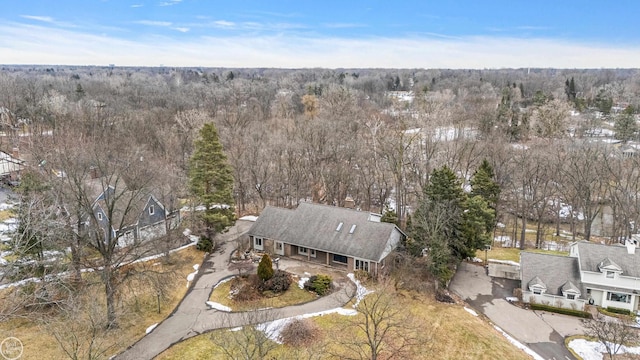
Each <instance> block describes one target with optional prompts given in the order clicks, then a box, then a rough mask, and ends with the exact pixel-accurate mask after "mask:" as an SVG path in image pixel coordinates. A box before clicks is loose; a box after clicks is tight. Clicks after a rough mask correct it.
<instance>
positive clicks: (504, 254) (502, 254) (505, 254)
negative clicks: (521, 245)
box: [476, 247, 569, 262]
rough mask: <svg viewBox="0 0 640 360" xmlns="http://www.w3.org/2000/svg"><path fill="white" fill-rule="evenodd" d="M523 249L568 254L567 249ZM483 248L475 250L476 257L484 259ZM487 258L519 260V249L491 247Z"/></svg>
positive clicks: (543, 252)
mask: <svg viewBox="0 0 640 360" xmlns="http://www.w3.org/2000/svg"><path fill="white" fill-rule="evenodd" d="M525 251H530V252H535V253H541V254H552V255H568V254H569V253H568V252H567V251H552V250H542V249H526V250H525ZM484 256H485V254H484V250H478V251H476V257H477V258H478V259H482V260H484ZM487 258H489V259H495V260H511V261H515V262H520V249H518V248H501V247H492V248H491V250H489V251H488V252H487Z"/></svg>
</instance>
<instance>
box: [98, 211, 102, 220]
mask: <svg viewBox="0 0 640 360" xmlns="http://www.w3.org/2000/svg"><path fill="white" fill-rule="evenodd" d="M98 220H100V221H102V213H98Z"/></svg>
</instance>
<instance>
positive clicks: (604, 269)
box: [598, 258, 622, 279]
mask: <svg viewBox="0 0 640 360" xmlns="http://www.w3.org/2000/svg"><path fill="white" fill-rule="evenodd" d="M598 270H600V272H601V273H603V274H604V276H605V277H606V278H607V279H615V278H616V274H618V275H621V274H622V268H621V267H620V265H618V264H616V263H615V262H613V260H611V259H609V258H605V259H604V260H602V261H601V262H600V264H598Z"/></svg>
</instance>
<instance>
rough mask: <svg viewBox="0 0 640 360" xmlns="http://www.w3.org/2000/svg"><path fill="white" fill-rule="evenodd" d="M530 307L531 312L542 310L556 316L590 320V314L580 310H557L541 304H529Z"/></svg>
mask: <svg viewBox="0 0 640 360" xmlns="http://www.w3.org/2000/svg"><path fill="white" fill-rule="evenodd" d="M530 307H531V309H533V310H543V311H548V312H554V313H558V314H564V315H571V316H577V317H581V318H585V319H591V313H589V312H586V311H581V310H574V309H565V308H559V307H555V306H549V305H542V304H530Z"/></svg>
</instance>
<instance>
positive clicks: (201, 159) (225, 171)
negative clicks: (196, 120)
mask: <svg viewBox="0 0 640 360" xmlns="http://www.w3.org/2000/svg"><path fill="white" fill-rule="evenodd" d="M189 188H190V190H191V193H192V194H193V195H194V197H195V198H196V199H197V200H198V201H199V203H200V204H201V205H203V206H204V207H205V210H204V211H203V212H202V213H201V214H199V216H200V218H201V220H202V221H203V223H204V225H205V227H206V235H207V237H208V238H209V239H212V238H213V236H214V235H215V234H216V233H219V232H221V231H223V230H224V229H225V228H227V227H229V226H232V225H233V224H234V222H235V213H234V207H233V203H234V200H233V173H232V169H231V166H230V165H229V163H228V162H227V156H226V155H225V154H224V151H223V149H222V144H220V140H219V139H218V131H217V130H216V127H215V126H214V124H213V123H207V124H205V125H204V126H203V127H202V130H200V136H199V138H198V139H196V141H195V143H194V152H193V155H192V156H191V159H190V161H189Z"/></svg>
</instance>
